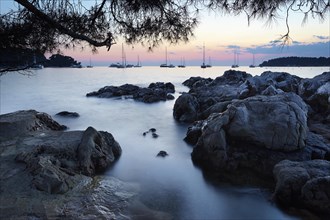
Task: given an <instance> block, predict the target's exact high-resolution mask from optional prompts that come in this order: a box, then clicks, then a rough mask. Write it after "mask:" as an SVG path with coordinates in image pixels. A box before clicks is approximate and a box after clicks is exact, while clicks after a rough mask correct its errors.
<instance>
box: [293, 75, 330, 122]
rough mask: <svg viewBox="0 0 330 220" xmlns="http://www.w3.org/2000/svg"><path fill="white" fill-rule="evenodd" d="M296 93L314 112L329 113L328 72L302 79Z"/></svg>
mask: <svg viewBox="0 0 330 220" xmlns="http://www.w3.org/2000/svg"><path fill="white" fill-rule="evenodd" d="M298 94H299V95H300V96H301V97H302V98H303V99H304V100H305V101H306V103H308V104H309V105H311V107H312V109H313V110H314V111H315V112H316V113H321V114H322V115H324V116H327V115H329V114H330V72H324V73H322V74H321V75H318V76H315V77H314V78H312V79H303V80H302V81H301V83H300V84H299V90H298Z"/></svg>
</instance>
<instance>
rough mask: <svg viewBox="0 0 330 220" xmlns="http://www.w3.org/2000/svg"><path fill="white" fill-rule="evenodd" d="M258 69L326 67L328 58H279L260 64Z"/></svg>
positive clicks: (329, 64) (329, 63)
mask: <svg viewBox="0 0 330 220" xmlns="http://www.w3.org/2000/svg"><path fill="white" fill-rule="evenodd" d="M259 66H260V67H327V66H330V57H318V58H317V57H280V58H275V59H271V60H268V61H264V62H262V63H261V64H260V65H259Z"/></svg>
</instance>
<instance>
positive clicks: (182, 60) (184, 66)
mask: <svg viewBox="0 0 330 220" xmlns="http://www.w3.org/2000/svg"><path fill="white" fill-rule="evenodd" d="M178 67H179V68H186V64H185V59H184V58H181V64H180V65H178Z"/></svg>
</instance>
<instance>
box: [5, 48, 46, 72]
mask: <svg viewBox="0 0 330 220" xmlns="http://www.w3.org/2000/svg"><path fill="white" fill-rule="evenodd" d="M46 60H47V59H46V57H45V56H44V55H43V54H42V53H39V52H35V51H33V50H31V49H18V48H6V49H1V50H0V68H10V67H17V66H21V67H24V66H29V65H32V64H34V63H41V64H42V63H44V62H45V61H46Z"/></svg>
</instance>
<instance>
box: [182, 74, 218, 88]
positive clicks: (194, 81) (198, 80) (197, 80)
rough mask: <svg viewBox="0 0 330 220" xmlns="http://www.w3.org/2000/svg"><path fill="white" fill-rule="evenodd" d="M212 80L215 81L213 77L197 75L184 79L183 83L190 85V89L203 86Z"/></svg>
mask: <svg viewBox="0 0 330 220" xmlns="http://www.w3.org/2000/svg"><path fill="white" fill-rule="evenodd" d="M212 81H213V79H211V78H203V77H200V76H197V77H190V78H189V79H187V80H186V81H184V82H183V83H182V84H183V85H185V86H187V87H189V88H190V89H192V88H197V87H201V86H206V85H208V84H209V83H210V82H212Z"/></svg>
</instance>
